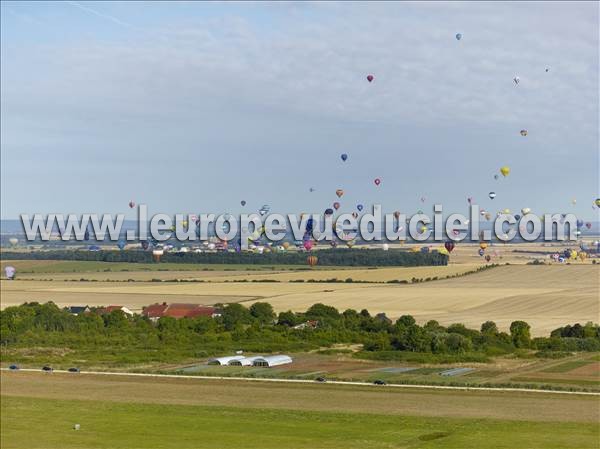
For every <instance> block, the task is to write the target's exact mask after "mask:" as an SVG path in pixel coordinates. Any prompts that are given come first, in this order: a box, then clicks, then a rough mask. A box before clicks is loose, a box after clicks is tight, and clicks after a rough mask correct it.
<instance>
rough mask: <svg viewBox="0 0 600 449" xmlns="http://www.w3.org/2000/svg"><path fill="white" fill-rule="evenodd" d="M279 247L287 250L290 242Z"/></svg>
mask: <svg viewBox="0 0 600 449" xmlns="http://www.w3.org/2000/svg"><path fill="white" fill-rule="evenodd" d="M281 246H283V249H288V248H289V247H290V242H283V243H282V244H281Z"/></svg>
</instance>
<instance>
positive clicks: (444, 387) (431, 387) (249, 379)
mask: <svg viewBox="0 0 600 449" xmlns="http://www.w3.org/2000/svg"><path fill="white" fill-rule="evenodd" d="M0 370H1V371H11V372H19V371H24V372H32V373H43V371H42V370H39V369H33V368H20V369H19V370H11V369H9V368H0ZM53 372H55V373H61V374H71V375H73V376H77V375H80V374H91V375H95V376H125V377H154V378H163V379H200V380H231V381H238V382H239V381H246V382H276V383H296V384H310V385H352V386H361V387H373V388H386V387H388V388H413V389H422V390H458V391H498V392H517V393H545V394H570V395H581V396H600V393H596V392H591V391H561V390H543V389H539V388H500V387H461V386H454V385H409V384H386V385H375V384H373V383H369V382H353V381H343V380H328V381H327V382H317V381H314V380H307V379H273V378H266V377H230V376H190V375H185V374H152V373H123V372H112V371H81V372H80V373H70V372H69V371H67V370H54V371H53ZM45 374H47V375H51V373H45Z"/></svg>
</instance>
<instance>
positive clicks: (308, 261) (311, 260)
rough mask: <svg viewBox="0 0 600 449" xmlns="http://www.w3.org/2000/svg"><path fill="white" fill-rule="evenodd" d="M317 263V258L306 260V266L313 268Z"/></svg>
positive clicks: (310, 257) (312, 257)
mask: <svg viewBox="0 0 600 449" xmlns="http://www.w3.org/2000/svg"><path fill="white" fill-rule="evenodd" d="M318 262H319V259H318V258H317V256H308V257H307V258H306V263H307V264H308V265H310V266H311V267H314V266H315V265H316V264H317V263H318Z"/></svg>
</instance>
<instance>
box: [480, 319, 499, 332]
mask: <svg viewBox="0 0 600 449" xmlns="http://www.w3.org/2000/svg"><path fill="white" fill-rule="evenodd" d="M481 333H482V334H487V335H496V334H497V333H498V326H496V323H494V322H493V321H486V322H485V323H483V324H482V325H481Z"/></svg>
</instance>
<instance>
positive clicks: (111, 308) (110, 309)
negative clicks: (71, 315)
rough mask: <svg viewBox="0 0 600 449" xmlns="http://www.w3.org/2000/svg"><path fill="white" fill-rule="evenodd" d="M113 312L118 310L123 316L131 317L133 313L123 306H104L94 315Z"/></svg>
mask: <svg viewBox="0 0 600 449" xmlns="http://www.w3.org/2000/svg"><path fill="white" fill-rule="evenodd" d="M115 310H120V311H121V312H123V313H124V314H125V315H129V316H133V312H132V311H131V310H129V309H128V308H127V307H124V306H106V307H102V308H100V309H98V310H96V313H98V314H99V315H105V314H107V313H111V312H114V311H115Z"/></svg>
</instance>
